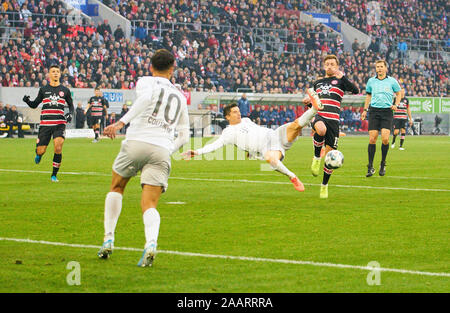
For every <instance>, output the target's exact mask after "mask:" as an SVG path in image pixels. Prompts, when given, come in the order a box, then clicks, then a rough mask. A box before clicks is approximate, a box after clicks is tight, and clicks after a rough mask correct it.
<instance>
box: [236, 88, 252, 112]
mask: <svg viewBox="0 0 450 313" xmlns="http://www.w3.org/2000/svg"><path fill="white" fill-rule="evenodd" d="M237 105H238V107H239V111H241V116H242V117H249V116H250V102H249V101H248V99H247V95H246V94H245V93H243V94H242V97H241V98H240V99H239V100H238V103H237Z"/></svg>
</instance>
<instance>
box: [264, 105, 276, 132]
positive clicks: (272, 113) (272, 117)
mask: <svg viewBox="0 0 450 313" xmlns="http://www.w3.org/2000/svg"><path fill="white" fill-rule="evenodd" d="M266 116H267V126H268V127H272V126H275V125H278V112H277V111H276V110H274V107H273V106H270V107H269V111H268V112H267V115H266Z"/></svg>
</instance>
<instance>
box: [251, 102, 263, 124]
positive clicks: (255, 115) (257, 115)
mask: <svg viewBox="0 0 450 313" xmlns="http://www.w3.org/2000/svg"><path fill="white" fill-rule="evenodd" d="M250 119H251V120H252V121H253V122H254V123H256V124H258V125H261V106H260V105H259V104H257V105H255V109H254V110H253V111H252V113H251V114H250Z"/></svg>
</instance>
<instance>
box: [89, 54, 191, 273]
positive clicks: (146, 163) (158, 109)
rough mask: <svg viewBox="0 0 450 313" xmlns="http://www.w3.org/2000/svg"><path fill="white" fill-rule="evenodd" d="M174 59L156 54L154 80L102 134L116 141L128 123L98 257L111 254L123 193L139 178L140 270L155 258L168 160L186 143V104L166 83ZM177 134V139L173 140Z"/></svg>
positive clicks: (140, 87)
mask: <svg viewBox="0 0 450 313" xmlns="http://www.w3.org/2000/svg"><path fill="white" fill-rule="evenodd" d="M174 65H175V57H174V56H173V55H172V54H171V53H170V52H169V51H167V50H165V49H160V50H157V51H156V52H155V54H154V55H153V57H152V59H151V66H150V71H151V72H152V75H153V76H152V77H142V78H140V79H139V80H138V82H137V84H136V94H137V99H136V101H135V102H134V104H133V106H132V107H131V109H130V110H129V111H128V113H126V114H125V115H124V116H123V117H122V118H121V119H120V121H118V122H117V123H114V124H112V125H110V126H108V127H106V128H105V130H104V134H105V135H106V136H108V137H110V138H111V139H114V138H115V136H116V133H117V131H119V130H120V129H122V128H123V127H124V126H125V125H126V124H128V123H130V126H129V128H128V129H127V134H126V138H125V140H124V141H122V146H121V148H120V152H119V154H118V155H117V157H116V159H115V161H114V164H113V172H112V182H111V188H110V192H109V193H108V194H107V195H106V199H105V224H104V226H105V236H104V242H103V246H102V247H101V249H100V250H99V251H98V253H97V255H98V257H99V258H103V259H106V258H108V257H109V255H110V254H111V253H112V250H113V248H114V232H115V228H116V224H117V221H118V219H119V215H120V211H121V210H122V197H123V193H124V190H125V187H126V185H127V183H128V181H129V180H130V178H131V177H133V176H136V174H137V173H138V172H139V171H140V172H141V187H142V199H141V207H142V213H143V220H144V230H145V240H146V243H145V247H144V252H143V253H142V257H141V259H140V261H139V263H138V266H141V267H146V266H151V265H152V263H153V260H154V258H155V256H156V247H157V240H158V234H159V225H160V216H159V213H158V211H157V210H156V206H157V204H158V200H159V198H160V196H161V193H163V192H165V191H166V189H167V186H168V184H167V181H168V178H169V173H170V155H171V154H172V153H173V152H175V151H177V150H178V149H179V148H180V147H181V146H182V145H184V144H185V143H187V142H188V141H189V117H188V110H187V105H186V98H185V97H184V96H183V94H182V93H181V92H180V91H179V90H178V89H177V88H176V87H175V86H174V85H173V84H172V83H171V82H170V78H171V77H172V75H173V71H174ZM175 130H178V138H177V139H176V140H175V139H174V134H175Z"/></svg>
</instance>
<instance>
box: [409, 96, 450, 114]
mask: <svg viewBox="0 0 450 313" xmlns="http://www.w3.org/2000/svg"><path fill="white" fill-rule="evenodd" d="M408 99H409V107H410V108H411V112H412V113H439V112H440V105H439V104H440V102H441V99H440V98H432V97H430V98H419V97H408ZM447 101H448V100H447ZM449 104H450V101H449ZM447 112H449V111H447Z"/></svg>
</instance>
